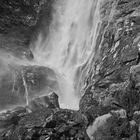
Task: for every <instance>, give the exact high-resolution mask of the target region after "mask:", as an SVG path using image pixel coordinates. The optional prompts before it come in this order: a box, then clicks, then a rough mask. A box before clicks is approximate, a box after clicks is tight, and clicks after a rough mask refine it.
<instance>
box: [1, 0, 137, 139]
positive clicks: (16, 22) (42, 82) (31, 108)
mask: <svg viewBox="0 0 140 140" xmlns="http://www.w3.org/2000/svg"><path fill="white" fill-rule="evenodd" d="M0 3H2V4H0V9H1V10H0V11H1V12H0V40H1V45H0V50H2V51H4V52H10V53H12V54H13V55H15V56H16V57H19V58H23V57H24V58H26V59H30V60H31V59H33V57H34V56H33V54H32V52H31V48H30V47H29V44H31V42H32V40H34V39H35V36H32V34H33V33H35V32H37V28H40V29H41V27H42V26H46V25H49V22H50V20H51V4H52V3H53V0H50V1H48V0H40V1H38V0H34V1H30V0H24V1H16V0H9V1H7V0H2V1H1V2H0ZM100 10H101V11H100V14H101V27H100V31H99V35H98V37H97V40H96V47H95V55H94V56H93V58H92V61H90V62H89V64H88V65H87V75H86V78H85V89H84V95H83V96H82V98H81V100H80V103H79V108H80V109H79V111H72V110H67V109H61V108H60V107H59V103H58V96H57V94H55V93H52V92H51V90H50V88H53V89H55V90H58V83H57V82H56V81H57V80H56V77H55V73H54V71H52V70H51V69H49V68H46V67H40V66H34V65H30V66H26V65H19V64H18V65H15V66H14V67H11V66H9V65H8V64H7V63H6V64H7V65H5V63H4V64H3V63H1V62H0V66H1V65H2V67H3V69H2V71H1V73H0V75H2V76H1V79H0V83H1V85H0V95H1V97H0V107H1V108H2V109H4V107H7V106H6V105H5V103H7V105H13V106H14V105H15V103H16V105H17V104H18V103H20V104H25V103H26V104H27V106H25V107H18V108H16V109H13V110H11V111H7V112H6V113H1V115H0V140H19V139H20V140H89V139H90V140H95V139H96V140H139V139H140V1H139V0H105V1H103V3H102V6H101V8H100ZM45 15H46V16H47V22H46V21H45V23H44V22H43V21H44V20H42V19H46V16H45ZM38 21H40V22H38ZM4 62H5V61H4ZM15 64H16V63H15ZM3 65H4V66H3ZM7 67H8V69H7ZM46 88H47V91H48V93H50V92H51V93H52V94H47V95H46V93H44V91H46ZM40 89H41V90H40ZM40 91H41V92H40ZM11 93H13V94H11ZM19 93H20V94H19ZM36 94H40V95H41V96H39V97H36ZM44 94H45V95H44ZM9 95H10V96H9ZM4 96H7V97H8V98H7V99H6V101H5V100H4V99H5V98H4ZM27 96H29V100H27ZM5 109H6V108H5Z"/></svg>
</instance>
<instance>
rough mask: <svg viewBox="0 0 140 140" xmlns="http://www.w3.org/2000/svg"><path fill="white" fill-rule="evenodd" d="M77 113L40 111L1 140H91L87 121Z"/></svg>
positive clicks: (32, 114)
mask: <svg viewBox="0 0 140 140" xmlns="http://www.w3.org/2000/svg"><path fill="white" fill-rule="evenodd" d="M82 116H83V115H82V114H80V113H79V112H77V111H71V110H62V109H60V110H57V111H53V110H50V109H40V110H39V111H36V112H32V113H30V114H26V115H25V116H24V117H22V118H21V119H20V120H19V122H18V125H16V126H15V127H14V129H12V128H10V129H9V131H5V132H3V134H2V135H1V137H0V138H3V139H7V140H10V138H11V139H15V140H16V139H18V138H19V137H20V138H21V140H32V139H36V140H45V139H48V140H58V139H60V140H61V139H62V140H65V139H68V140H71V139H73V140H75V139H81V140H89V137H88V135H87V133H86V127H85V123H84V122H85V119H84V117H82Z"/></svg>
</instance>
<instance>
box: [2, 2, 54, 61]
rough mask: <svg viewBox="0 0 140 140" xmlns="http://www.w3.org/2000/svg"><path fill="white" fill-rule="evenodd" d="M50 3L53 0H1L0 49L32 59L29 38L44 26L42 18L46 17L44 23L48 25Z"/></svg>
mask: <svg viewBox="0 0 140 140" xmlns="http://www.w3.org/2000/svg"><path fill="white" fill-rule="evenodd" d="M52 3H53V0H33V1H32V0H1V1H0V50H4V51H6V52H10V53H12V54H13V55H15V56H17V57H20V58H21V57H22V58H24V57H25V58H27V59H33V54H32V52H31V49H30V43H31V40H32V39H33V37H34V33H35V32H37V29H38V28H41V27H42V26H44V23H43V21H42V18H46V17H47V21H45V23H46V25H47V24H48V25H49V22H50V20H51V9H52V8H51V7H52V6H51V5H52ZM43 15H45V16H44V17H43Z"/></svg>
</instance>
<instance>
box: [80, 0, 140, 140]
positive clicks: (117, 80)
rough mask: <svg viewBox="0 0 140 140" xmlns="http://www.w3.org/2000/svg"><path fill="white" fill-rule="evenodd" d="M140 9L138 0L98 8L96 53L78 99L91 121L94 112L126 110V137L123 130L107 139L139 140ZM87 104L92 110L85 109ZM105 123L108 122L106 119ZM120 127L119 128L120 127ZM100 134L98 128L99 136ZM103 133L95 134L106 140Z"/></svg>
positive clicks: (107, 3)
mask: <svg viewBox="0 0 140 140" xmlns="http://www.w3.org/2000/svg"><path fill="white" fill-rule="evenodd" d="M139 9H140V1H139V0H134V1H131V0H116V1H115V0H108V1H104V3H103V4H102V7H101V19H102V23H101V28H100V32H99V35H98V37H97V41H96V48H95V56H93V61H92V62H91V63H90V64H89V70H88V71H89V73H88V74H87V77H86V82H85V84H86V85H87V88H86V90H85V94H84V96H83V97H82V99H81V101H80V110H81V111H83V113H84V114H85V115H87V116H89V114H90V117H91V118H90V120H95V121H96V118H97V117H95V116H94V115H95V113H94V112H96V116H102V115H105V114H107V113H110V112H111V111H112V110H118V109H124V110H126V113H127V123H128V125H127V126H126V127H125V129H127V128H128V129H129V130H130V131H129V133H130V135H129V136H125V132H124V134H121V136H119V137H117V136H116V135H112V137H111V138H109V137H108V138H106V139H107V140H109V139H112V140H114V139H119V140H121V139H125V140H132V139H134V140H138V139H140V137H139V133H140V132H139V130H138V128H139V127H140V125H139V123H137V124H138V125H137V124H135V123H136V122H137V121H138V118H139V117H138V115H136V114H135V113H134V112H135V111H136V112H137V111H139V109H140V108H139V106H140V100H139V98H140V89H139V73H140V69H139V68H140V64H139V62H140V55H139V53H140V52H139V48H140V45H139V41H140V40H139V39H140V36H139V35H140V30H139V27H140V11H139ZM88 103H89V104H88ZM85 104H86V105H85ZM90 104H91V109H88V108H90ZM87 106H89V107H87ZM94 110H95V111H94ZM136 116H137V117H136ZM134 118H137V119H134ZM124 122H125V121H124ZM132 122H134V123H132ZM131 124H135V126H134V127H135V129H131V127H132V126H131ZM107 125H111V124H109V122H108V124H107ZM113 128H116V126H115V125H114V126H113ZM132 128H133V127H132ZM119 129H120V131H122V128H119ZM122 132H123V131H122ZM101 133H102V132H100V131H98V134H99V135H100V134H101ZM109 133H110V134H111V131H110V132H109ZM98 134H97V135H98ZM118 135H120V134H119V132H118ZM122 135H123V136H122ZM134 135H135V136H134ZM104 136H105V135H102V136H101V137H98V136H97V139H98V140H102V139H103V140H105V138H104ZM95 139H96V137H95Z"/></svg>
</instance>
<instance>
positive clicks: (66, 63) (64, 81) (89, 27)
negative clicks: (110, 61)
mask: <svg viewBox="0 0 140 140" xmlns="http://www.w3.org/2000/svg"><path fill="white" fill-rule="evenodd" d="M99 8H100V1H97V0H76V1H75V0H67V1H64V0H59V1H57V2H56V3H55V4H54V13H53V20H52V22H51V25H50V28H49V34H48V36H47V38H46V40H45V41H44V39H43V34H42V33H39V36H38V40H37V41H36V43H35V49H34V50H33V54H34V62H35V63H37V64H40V65H42V66H46V67H50V68H52V69H53V70H54V71H55V72H56V73H57V78H58V83H59V87H60V93H58V94H59V96H60V104H61V107H66V108H71V109H78V107H79V100H80V96H81V95H80V88H81V87H80V88H79V87H78V86H79V85H81V84H80V81H82V77H81V76H80V75H81V74H82V71H81V68H82V67H83V66H85V64H86V63H87V62H88V61H89V60H90V57H91V55H92V56H93V55H94V46H95V42H96V38H97V27H98V25H99V22H100V16H99V15H100V12H99V11H100V10H99ZM44 30H46V29H44ZM46 31H47V30H46ZM80 73H81V74H80ZM82 75H83V74H82Z"/></svg>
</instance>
